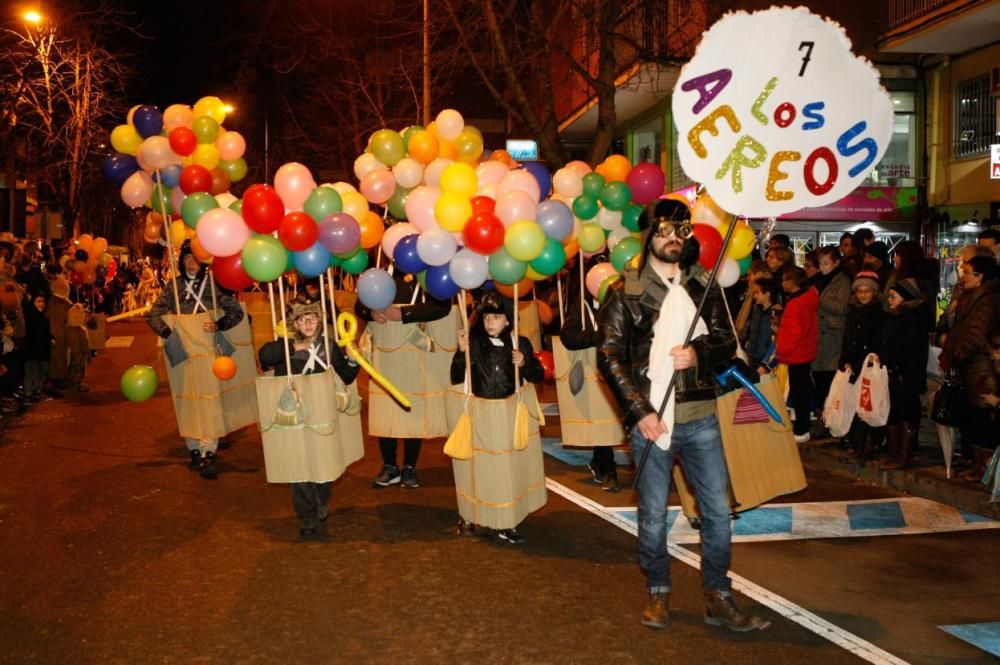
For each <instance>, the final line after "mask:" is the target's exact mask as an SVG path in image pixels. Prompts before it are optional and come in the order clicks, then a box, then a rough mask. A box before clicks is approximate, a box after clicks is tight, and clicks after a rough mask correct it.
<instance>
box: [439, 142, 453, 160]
mask: <svg viewBox="0 0 1000 665" xmlns="http://www.w3.org/2000/svg"><path fill="white" fill-rule="evenodd" d="M438 146H439V147H438V157H444V158H445V159H455V158H456V157H458V151H457V150H455V144H454V143H452V142H450V141H445V140H444V139H439V141H438Z"/></svg>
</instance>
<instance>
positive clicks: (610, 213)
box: [596, 206, 622, 231]
mask: <svg viewBox="0 0 1000 665" xmlns="http://www.w3.org/2000/svg"><path fill="white" fill-rule="evenodd" d="M596 221H597V224H598V226H600V227H601V228H602V229H604V230H605V231H611V230H613V229H614V228H615V227H617V226H619V225H620V224H621V223H622V213H621V211H620V210H608V209H607V208H605V207H603V206H602V207H601V209H600V210H598V211H597V219H596Z"/></svg>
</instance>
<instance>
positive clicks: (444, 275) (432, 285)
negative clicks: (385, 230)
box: [396, 236, 461, 300]
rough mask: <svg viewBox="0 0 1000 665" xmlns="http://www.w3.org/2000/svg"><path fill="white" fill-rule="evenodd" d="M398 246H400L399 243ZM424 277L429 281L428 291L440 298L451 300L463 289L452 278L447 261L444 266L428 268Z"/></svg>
mask: <svg viewBox="0 0 1000 665" xmlns="http://www.w3.org/2000/svg"><path fill="white" fill-rule="evenodd" d="M411 237H412V236H411ZM400 242H402V240H401V241H400ZM396 247H397V248H398V247H399V245H396ZM424 279H425V280H426V282H427V293H429V294H431V295H432V296H434V297H435V298H437V299H438V300H451V299H452V298H454V297H455V296H456V295H458V292H459V291H460V290H461V287H459V285H458V284H456V283H455V280H453V279H452V278H451V271H450V270H449V266H448V264H447V263H446V264H444V265H443V266H431V267H430V268H428V269H427V272H426V273H425V278H424Z"/></svg>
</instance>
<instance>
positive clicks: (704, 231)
mask: <svg viewBox="0 0 1000 665" xmlns="http://www.w3.org/2000/svg"><path fill="white" fill-rule="evenodd" d="M692 228H693V229H694V237H695V238H697V239H698V245H699V251H698V263H700V264H701V266H702V267H703V268H704V269H705V270H711V269H712V268H714V267H715V260H716V259H718V258H719V252H721V251H722V235H721V234H720V233H719V231H718V229H716V228H715V227H714V226H709V225H708V224H695V225H694V226H693V227H692Z"/></svg>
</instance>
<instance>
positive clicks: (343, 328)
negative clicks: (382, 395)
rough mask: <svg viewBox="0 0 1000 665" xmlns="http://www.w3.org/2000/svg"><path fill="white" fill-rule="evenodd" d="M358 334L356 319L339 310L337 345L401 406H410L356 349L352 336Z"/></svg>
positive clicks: (403, 396) (394, 387)
mask: <svg viewBox="0 0 1000 665" xmlns="http://www.w3.org/2000/svg"><path fill="white" fill-rule="evenodd" d="M357 334H358V320H357V318H355V316H354V315H353V314H351V313H350V312H341V313H340V315H339V316H338V317H337V346H339V347H340V348H342V349H344V350H345V351H347V355H349V356H350V357H351V359H353V360H354V362H356V363H358V364H359V365H361V366H362V367H364V368H365V371H366V372H368V376H370V377H371V378H372V379H373V380H375V382H376V383H378V384H379V385H380V386H382V387H383V388H385V390H386V392H388V393H389V394H390V395H392V396H393V397H394V398H395V399H396V401H397V402H399V403H400V404H401V405H403V407H405V408H407V409H408V408H410V400H408V399H407V398H406V395H404V394H403V393H401V392H400V391H399V388H397V387H396V386H395V385H393V383H392V381H390V380H389V379H387V378H385V376H383V375H382V373H381V372H379V371H378V370H377V369H375V368H374V367H372V366H371V363H369V362H368V360H367V359H366V358H365V357H364V356H363V355H361V352H360V351H358V347H357V346H356V345H355V344H354V338H355V337H357Z"/></svg>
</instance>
